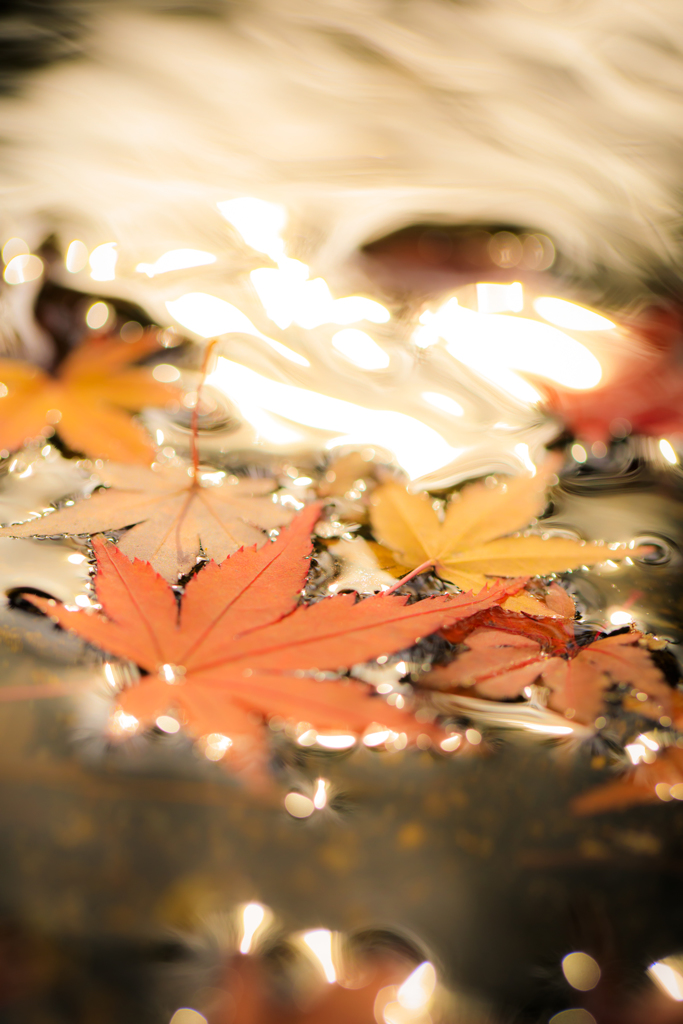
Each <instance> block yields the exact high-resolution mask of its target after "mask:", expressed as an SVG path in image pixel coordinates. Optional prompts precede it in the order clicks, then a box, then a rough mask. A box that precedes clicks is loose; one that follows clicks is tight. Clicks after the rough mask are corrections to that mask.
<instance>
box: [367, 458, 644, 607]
mask: <svg viewBox="0 0 683 1024" xmlns="http://www.w3.org/2000/svg"><path fill="white" fill-rule="evenodd" d="M556 469H557V462H556V460H554V459H549V460H548V461H547V463H546V465H545V466H544V467H543V468H542V469H540V470H539V471H538V473H537V474H536V476H534V477H516V478H513V479H511V480H507V481H505V482H503V481H499V482H497V483H496V484H495V485H494V486H492V487H489V486H488V485H487V484H486V483H483V482H482V483H475V484H470V485H469V486H467V487H465V488H463V490H462V491H461V492H460V493H459V494H456V495H454V496H453V497H452V498H451V500H450V502H449V503H448V505H447V507H446V511H445V514H444V518H443V522H441V521H440V520H439V516H438V515H437V512H436V511H435V509H434V508H433V507H432V499H431V498H430V497H429V495H426V494H411V493H410V492H409V491H408V490H406V488H405V487H402V486H401V485H400V484H397V483H394V482H391V483H386V484H383V485H382V486H381V487H378V488H377V489H376V490H375V492H374V494H373V497H372V507H371V521H372V526H373V530H374V533H375V537H376V538H377V540H378V541H379V542H380V544H381V545H382V546H383V547H384V548H385V549H388V551H390V552H391V554H392V557H393V559H394V562H395V567H394V571H395V573H396V575H402V574H403V573H406V572H408V571H409V570H415V569H418V568H420V567H424V569H426V568H429V567H432V568H433V569H434V571H435V572H436V573H437V575H439V576H441V577H442V578H443V579H445V580H449V581H450V582H451V583H454V584H455V585H456V586H458V587H460V589H461V590H473V589H474V590H478V589H480V588H481V587H483V586H484V584H485V583H486V581H487V577H491V576H493V577H502V576H546V575H549V574H550V573H556V572H566V571H567V570H569V569H576V568H578V567H579V566H581V565H591V564H595V563H596V562H602V561H605V559H607V558H610V559H615V558H623V557H625V556H626V555H627V554H628V555H632V554H633V553H634V552H633V551H629V550H628V548H627V546H626V545H625V544H624V545H622V546H621V549H620V550H613V549H612V547H607V545H605V544H601V543H585V542H582V541H576V540H571V539H569V538H565V537H542V536H538V535H529V536H517V537H512V536H509V534H512V533H516V532H518V531H520V530H522V529H523V528H524V527H527V526H528V525H529V523H530V522H531V521H532V520H533V519H534V518H535V517H536V516H538V515H540V514H541V513H542V512H543V510H544V508H545V506H546V502H547V499H546V489H547V487H548V484H549V481H550V478H551V477H552V475H553V473H554V472H555V470H556ZM381 567H382V568H383V569H389V571H392V570H391V569H390V568H389V565H387V564H386V562H385V564H382V566H381ZM506 607H507V608H509V609H510V610H511V611H522V612H526V613H527V614H534V615H548V614H550V615H556V614H558V612H557V611H555V610H553V609H549V608H548V606H547V605H544V603H543V602H541V601H538V600H536V599H535V598H533V597H532V595H531V594H527V593H524V594H520V595H519V596H518V597H516V598H513V599H512V600H510V601H508V602H506ZM566 611H568V612H569V613H570V614H573V610H572V611H570V610H569V608H568V606H567V608H566ZM562 614H563V613H562V612H560V615H562Z"/></svg>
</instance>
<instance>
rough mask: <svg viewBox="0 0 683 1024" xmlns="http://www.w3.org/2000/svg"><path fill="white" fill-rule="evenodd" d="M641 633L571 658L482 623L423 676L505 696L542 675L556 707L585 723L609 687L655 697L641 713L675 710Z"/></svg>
mask: <svg viewBox="0 0 683 1024" xmlns="http://www.w3.org/2000/svg"><path fill="white" fill-rule="evenodd" d="M478 618H480V616H478ZM641 636H642V634H641V633H639V632H638V631H637V630H634V631H632V632H630V633H619V634H617V635H616V636H609V637H605V638H604V639H602V640H596V641H594V642H593V643H592V644H590V645H589V646H588V647H583V648H581V650H579V651H578V653H576V654H575V655H574V657H572V658H569V659H565V658H558V657H552V658H549V657H548V656H547V655H546V653H545V652H544V651H543V648H542V647H541V645H540V643H538V642H537V640H536V639H534V638H533V637H528V636H523V635H520V634H519V633H510V632H507V631H505V630H501V629H477V630H475V631H474V632H473V633H471V634H470V635H469V636H467V637H466V638H465V643H466V645H467V647H468V648H469V650H467V651H465V652H463V653H461V654H459V655H458V656H457V657H456V658H455V659H454V660H453V661H452V662H451V663H450V664H449V665H445V666H443V667H439V668H436V669H433V670H432V671H431V672H430V673H428V674H427V675H426V676H425V677H424V679H423V680H422V682H423V683H424V684H425V685H427V686H429V687H433V688H435V689H441V690H451V691H452V690H458V689H462V688H463V687H467V688H472V690H473V692H474V693H476V694H477V696H479V697H486V698H488V699H489V700H505V699H509V698H511V697H517V696H519V695H520V694H521V693H523V692H524V688H525V687H526V686H529V685H530V684H531V683H533V682H535V681H536V680H539V681H541V682H542V684H543V685H544V686H546V687H547V688H548V689H549V690H550V695H549V698H548V706H549V707H550V708H552V709H553V711H559V712H560V713H562V714H565V715H566V716H567V717H568V718H572V719H576V721H577V722H582V723H584V724H592V723H593V722H594V721H595V719H596V718H597V716H598V715H599V714H600V712H601V710H602V708H603V703H604V695H605V693H606V691H607V690H610V689H612V688H613V687H614V686H616V685H618V684H622V685H630V686H633V687H637V689H638V692H639V693H642V694H643V695H645V696H646V697H647V698H649V700H646V701H644V702H639V703H638V708H639V710H640V711H641V713H642V714H645V715H648V716H652V717H659V716H660V715H663V714H668V713H669V712H670V711H671V710H672V690H671V689H670V687H669V686H668V685H667V683H666V681H665V679H664V676H663V675H662V673H661V671H660V670H659V669H658V668H657V666H656V665H655V664H654V663H653V661H652V659H651V657H650V654H649V652H648V650H647V649H646V648H644V647H641V646H639V644H638V641H639V640H640V638H641Z"/></svg>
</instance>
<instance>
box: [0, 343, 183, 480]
mask: <svg viewBox="0 0 683 1024" xmlns="http://www.w3.org/2000/svg"><path fill="white" fill-rule="evenodd" d="M158 348H159V343H158V341H157V338H156V333H155V332H154V331H150V332H147V333H146V334H145V335H143V336H142V338H140V340H139V341H136V342H132V343H130V344H129V343H126V342H122V341H120V340H118V339H116V338H102V337H98V338H93V339H91V340H89V341H86V342H84V343H83V344H82V345H79V346H78V348H75V349H74V350H73V351H72V352H70V353H69V355H68V356H67V357H66V359H65V360H64V361H63V362H62V363H60V365H59V367H58V369H57V372H56V375H55V376H51V375H50V374H48V373H45V372H44V371H42V370H40V369H38V367H36V366H33V365H32V364H31V363H26V362H23V361H22V360H20V359H0V381H2V383H3V385H4V396H3V397H0V448H5V449H7V450H8V451H14V450H15V449H17V448H20V447H21V446H22V445H23V444H24V443H25V442H26V441H27V440H30V439H31V438H33V437H36V436H37V435H38V434H40V432H41V431H42V430H44V428H45V427H54V428H55V429H56V430H57V433H58V434H59V436H60V437H61V438H62V440H63V441H64V442H65V443H66V444H67V445H68V446H69V448H72V449H73V450H74V451H77V452H84V453H85V454H86V455H89V456H91V457H92V458H107V459H117V460H118V461H120V462H140V463H149V462H151V461H152V459H153V458H154V447H153V445H152V443H151V441H150V439H149V436H148V435H147V432H146V431H145V430H144V429H143V428H142V427H141V426H140V425H139V424H138V423H135V421H134V420H133V419H132V418H131V416H130V413H132V412H138V411H139V410H140V409H142V408H143V407H144V406H149V405H165V404H166V403H167V402H168V401H169V400H170V399H172V398H174V397H176V396H177V395H178V391H177V389H176V388H173V387H171V386H169V385H168V384H161V383H159V382H158V381H156V380H154V378H153V377H152V375H151V373H150V372H149V370H148V369H144V368H143V367H133V366H131V364H132V363H135V362H137V361H138V360H140V359H143V358H144V357H145V356H148V355H150V353H152V352H154V351H156V350H157V349H158ZM0 390H1V389H0Z"/></svg>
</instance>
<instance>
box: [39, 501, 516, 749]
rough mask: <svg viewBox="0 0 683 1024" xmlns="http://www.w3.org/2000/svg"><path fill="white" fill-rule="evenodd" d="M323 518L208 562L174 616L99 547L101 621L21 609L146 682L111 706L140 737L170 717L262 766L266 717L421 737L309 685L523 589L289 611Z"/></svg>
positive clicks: (308, 516)
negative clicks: (134, 667) (131, 667)
mask: <svg viewBox="0 0 683 1024" xmlns="http://www.w3.org/2000/svg"><path fill="white" fill-rule="evenodd" d="M319 514H320V507H319V506H316V505H312V506H309V507H308V508H306V509H304V510H303V511H302V512H301V513H300V514H299V515H298V516H297V517H296V518H295V520H294V521H293V523H292V525H291V526H290V527H289V528H288V529H287V530H285V531H283V532H282V533H281V534H280V536H279V538H278V539H277V541H275V542H274V543H270V544H266V545H265V546H263V547H261V548H260V549H256V548H241V549H240V550H239V551H237V552H236V553H235V554H233V555H231V556H230V557H229V558H227V559H226V560H225V561H224V562H222V563H221V564H220V565H217V564H216V563H215V562H210V563H209V564H208V565H207V566H205V567H204V568H203V569H201V570H200V571H199V572H198V573H197V574H196V575H195V576H194V577H193V578H192V579H191V580H190V582H189V583H188V584H187V586H186V588H185V593H184V596H183V600H182V604H181V607H180V609H179V608H178V603H177V601H176V597H175V594H174V592H173V590H172V589H171V587H170V586H169V585H168V584H167V583H166V582H165V581H164V580H163V579H162V578H161V577H160V576H158V575H157V574H156V573H155V571H154V569H153V568H152V567H151V566H150V565H149V563H147V562H140V561H138V560H135V561H133V562H131V561H129V559H127V558H126V556H125V555H123V554H122V553H121V552H120V551H119V550H118V549H117V548H116V547H113V546H110V545H108V544H105V543H104V542H102V541H100V540H96V541H95V542H94V548H95V553H96V555H97V562H98V573H97V576H96V591H97V597H98V600H99V601H100V602H101V604H102V608H103V612H96V613H95V612H93V611H92V610H90V611H76V610H71V609H69V608H66V607H65V606H64V605H58V604H57V603H56V602H54V601H49V600H46V599H44V598H39V597H31V598H30V600H32V601H33V603H34V604H36V605H37V606H38V607H39V608H41V609H42V610H43V611H45V612H46V613H47V614H48V615H50V616H51V617H52V618H53V619H54V620H55V621H56V622H58V623H59V624H60V625H62V626H64V627H66V628H67V629H71V630H73V632H75V633H77V634H78V635H79V636H81V637H83V638H84V639H86V640H88V641H90V642H91V643H93V644H95V645H97V646H98V647H100V648H101V649H103V650H105V651H107V652H110V653H111V654H114V655H116V656H118V657H121V658H127V659H130V660H131V661H134V662H136V663H137V664H138V665H139V666H140V668H141V669H143V670H144V671H145V672H146V673H148V674H147V675H146V676H145V677H144V678H143V679H142V681H141V682H140V684H139V685H137V686H133V687H131V688H129V689H128V690H126V691H125V692H124V693H122V695H121V697H120V710H121V711H123V712H124V714H126V715H129V716H134V719H135V720H136V722H137V723H139V724H140V725H142V726H146V725H149V724H150V723H153V722H154V721H155V719H156V718H157V717H158V716H159V715H161V714H163V713H164V712H166V711H168V710H169V708H174V709H177V710H179V711H180V712H181V715H182V716H183V719H184V721H185V722H186V724H187V726H188V728H189V730H190V731H191V732H192V733H193V734H194V735H195V736H198V737H201V736H204V735H207V734H214V733H218V734H220V735H222V736H224V737H228V738H229V740H230V741H231V745H232V747H236V748H241V752H244V751H245V750H246V748H249V747H250V748H251V750H252V751H254V752H255V756H257V757H258V755H259V754H260V755H262V754H263V753H264V752H265V731H264V730H263V728H262V723H263V722H264V721H267V720H268V719H269V718H270V717H272V716H273V715H277V716H281V717H283V718H285V719H290V720H293V721H294V722H299V721H301V720H305V721H306V722H308V723H310V724H311V726H312V727H313V728H315V729H319V730H324V729H340V728H341V729H344V730H346V731H348V730H351V731H352V732H354V733H361V732H363V730H364V729H366V727H367V726H369V725H370V724H372V723H375V722H377V723H380V724H381V725H383V726H384V727H387V728H389V729H391V730H393V731H396V732H399V733H405V734H406V735H407V736H408V737H409V738H415V737H416V736H417V735H418V734H419V733H421V732H422V733H425V732H428V731H429V729H427V728H425V726H423V725H420V724H419V723H418V722H417V721H415V720H414V719H413V718H412V717H411V716H410V715H409V714H407V713H406V712H404V711H400V710H398V709H397V708H394V707H391V706H389V705H387V704H385V703H384V702H383V701H382V700H381V699H379V698H377V696H373V692H372V690H371V688H370V687H368V686H367V685H365V684H361V683H359V682H355V681H349V680H345V679H319V678H315V673H316V672H321V671H324V672H329V671H333V672H343V671H344V670H345V669H347V668H348V667H349V666H351V665H353V664H355V663H358V662H363V661H368V660H369V659H371V658H376V657H378V656H379V655H381V654H389V653H392V652H393V651H397V650H400V649H402V648H404V647H408V646H410V645H412V644H414V643H415V642H416V641H417V640H418V638H420V637H423V636H426V635H428V634H429V633H433V632H434V631H435V630H437V629H439V628H440V627H441V626H444V625H446V624H447V623H450V622H454V621H455V620H456V619H459V618H463V617H465V616H467V615H471V614H474V613H475V612H477V611H480V610H481V609H482V608H485V607H488V606H490V605H492V604H495V603H496V602H498V601H501V600H503V599H504V598H505V597H506V596H507V595H508V594H510V593H511V592H514V590H515V589H519V588H520V587H522V586H523V585H524V582H525V581H524V580H519V581H508V583H507V584H501V583H499V584H495V585H494V586H492V587H490V588H489V589H486V590H483V591H481V592H480V593H479V594H477V595H473V594H461V595H458V596H456V597H451V596H446V597H430V598H427V599H425V600H422V601H418V602H415V603H413V604H410V605H408V604H406V601H407V598H405V597H397V596H385V595H378V596H374V597H369V598H367V599H366V600H362V601H356V597H355V595H353V594H344V595H339V596H335V597H330V598H325V599H324V600H322V601H320V602H318V603H317V604H313V605H310V606H306V605H301V606H298V607H297V605H298V602H299V597H300V591H301V588H302V586H303V584H304V582H305V579H306V575H307V572H308V560H307V556H308V555H309V554H310V552H311V549H312V545H311V539H310V533H311V529H312V527H313V524H314V523H315V521H316V519H317V517H318V516H319ZM228 746H229V745H228ZM237 752H238V753H240V751H237ZM233 753H235V751H233Z"/></svg>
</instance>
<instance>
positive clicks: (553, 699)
mask: <svg viewBox="0 0 683 1024" xmlns="http://www.w3.org/2000/svg"><path fill="white" fill-rule="evenodd" d="M641 637H642V633H639V632H638V631H637V630H633V631H632V632H630V633H618V634H617V635H616V636H608V637H605V638H604V639H603V640H596V641H594V643H592V644H590V646H588V647H584V648H582V649H581V650H580V651H579V653H578V654H577V655H576V657H575V658H573V659H572V660H571V661H563V660H562V659H561V658H552V659H551V660H550V661H548V662H547V663H546V665H545V666H544V668H543V682H544V683H545V685H546V686H547V687H548V688H549V689H550V691H551V694H550V699H549V701H548V703H549V706H550V707H551V708H553V709H554V710H555V711H560V712H562V713H563V714H565V715H567V716H568V717H572V718H576V720H577V721H578V722H585V723H586V724H590V723H591V722H593V721H594V720H595V718H596V717H597V715H599V714H600V712H601V710H602V706H603V695H604V693H605V691H606V690H608V689H611V687H613V686H615V685H617V684H622V685H628V686H634V687H637V688H638V690H639V691H641V692H643V693H645V694H647V695H648V696H649V697H651V698H652V700H653V701H654V702H655V703H656V708H657V710H656V714H657V715H663V714H666V713H667V711H668V710H669V709H670V706H671V689H670V687H669V686H668V685H667V683H666V680H665V679H664V676H663V674H662V672H661V671H660V670H659V669H658V668H657V666H656V665H655V664H654V662H653V661H652V658H651V657H650V654H649V651H647V650H646V648H644V647H641V646H640V645H639V643H638V641H639V640H640V639H641Z"/></svg>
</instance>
